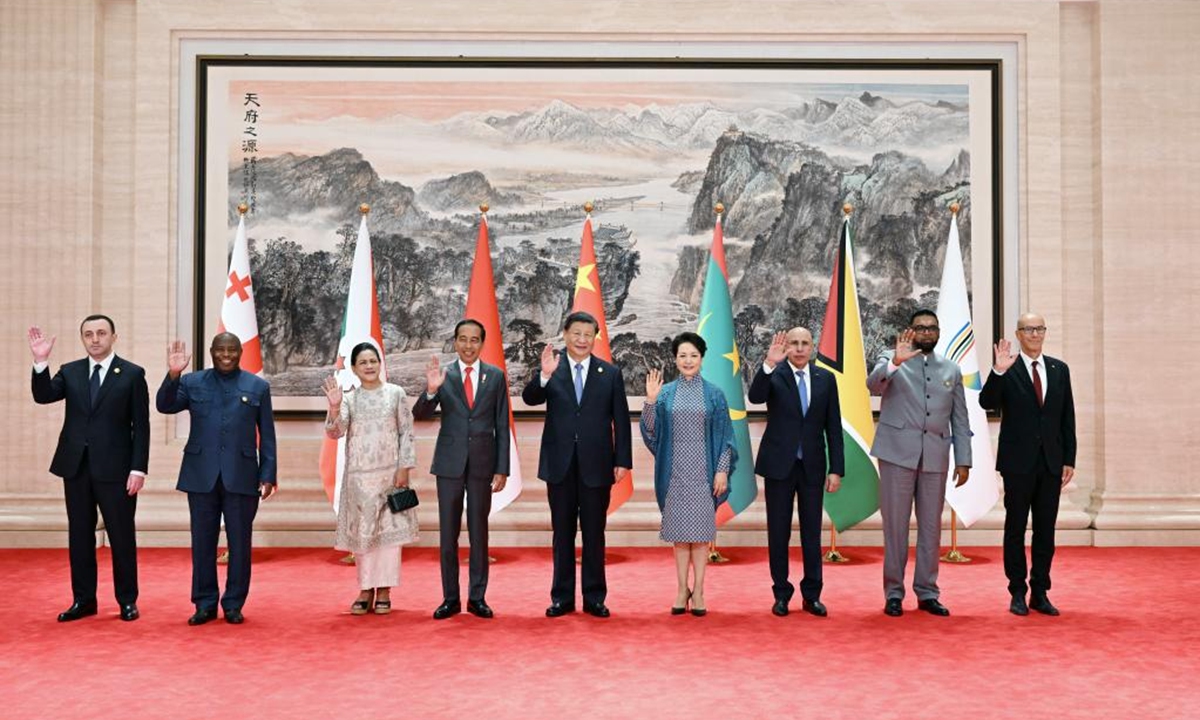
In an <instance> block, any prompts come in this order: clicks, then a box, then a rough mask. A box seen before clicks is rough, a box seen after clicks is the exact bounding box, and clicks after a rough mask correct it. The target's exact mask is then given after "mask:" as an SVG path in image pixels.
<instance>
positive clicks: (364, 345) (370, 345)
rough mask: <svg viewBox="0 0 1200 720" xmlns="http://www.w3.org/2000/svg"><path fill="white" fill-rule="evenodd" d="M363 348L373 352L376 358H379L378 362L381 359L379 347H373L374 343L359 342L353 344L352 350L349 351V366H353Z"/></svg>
mask: <svg viewBox="0 0 1200 720" xmlns="http://www.w3.org/2000/svg"><path fill="white" fill-rule="evenodd" d="M364 350H370V351H371V352H373V353H375V359H376V360H379V361H380V362H382V361H383V358H381V357H379V348H377V347H375V343H369V342H360V343H359V344H357V345H355V346H354V349H353V350H351V351H350V366H351V367H353V366H354V363H355V362H357V361H358V356H359V354H360V353H362V352H363V351H364Z"/></svg>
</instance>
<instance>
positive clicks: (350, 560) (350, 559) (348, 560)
mask: <svg viewBox="0 0 1200 720" xmlns="http://www.w3.org/2000/svg"><path fill="white" fill-rule="evenodd" d="M338 562H340V563H341V564H343V565H355V564H357V561H356V560H355V559H354V553H347V554H346V557H344V558H342V559H341V560H339V561H338Z"/></svg>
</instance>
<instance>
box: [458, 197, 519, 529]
mask: <svg viewBox="0 0 1200 720" xmlns="http://www.w3.org/2000/svg"><path fill="white" fill-rule="evenodd" d="M486 208H487V206H486V205H485V206H483V208H482V209H483V210H484V212H487V210H486ZM465 315H466V317H469V318H471V319H473V320H478V321H479V322H481V323H483V330H484V335H485V337H484V339H483V350H482V351H481V352H480V353H479V359H480V360H483V361H484V362H485V363H490V364H492V365H495V366H496V367H498V368H500V371H501V372H502V373H504V385H505V390H504V392H505V393H507V392H508V389H507V388H508V366H507V364H506V363H505V362H504V336H503V335H502V334H501V333H500V308H499V306H497V304H496V281H495V278H494V277H493V275H492V253H491V249H490V246H489V244H488V226H487V215H483V216H482V217H481V218H480V219H479V237H478V239H477V240H476V241H475V262H474V264H473V265H472V267H471V286H470V287H469V288H468V289H467V309H466V313H465ZM508 429H509V436H508V442H509V445H508V459H509V470H508V482H506V483H505V484H504V489H503V490H501V491H500V492H498V493H496V494H495V495H493V496H492V511H491V515H495V514H496V513H498V512H500V511H501V510H503V509H504V508H506V507H508V506H509V504H510V503H512V501H513V500H516V499H517V496H518V495H520V494H521V458H520V456H519V455H517V428H516V425H515V424H514V423H513V416H512V405H511V404H510V405H509V406H508Z"/></svg>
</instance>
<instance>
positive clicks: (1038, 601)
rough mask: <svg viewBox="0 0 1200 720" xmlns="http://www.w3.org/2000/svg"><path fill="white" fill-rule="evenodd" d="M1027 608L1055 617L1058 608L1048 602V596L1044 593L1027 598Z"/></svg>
mask: <svg viewBox="0 0 1200 720" xmlns="http://www.w3.org/2000/svg"><path fill="white" fill-rule="evenodd" d="M1029 609H1030V610H1034V611H1036V612H1040V613H1041V614H1043V615H1051V616H1054V617H1057V616H1058V614H1059V612H1058V608H1056V607H1054V606H1053V605H1051V604H1050V598H1048V597H1046V596H1045V595H1034V596H1033V597H1031V598H1030V599H1029Z"/></svg>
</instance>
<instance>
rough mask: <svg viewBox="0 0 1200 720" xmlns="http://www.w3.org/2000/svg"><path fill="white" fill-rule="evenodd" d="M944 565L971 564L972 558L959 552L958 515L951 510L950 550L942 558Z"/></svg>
mask: <svg viewBox="0 0 1200 720" xmlns="http://www.w3.org/2000/svg"><path fill="white" fill-rule="evenodd" d="M941 561H942V562H944V563H956V564H962V563H969V562H971V558H969V557H967V556H966V555H963V554H962V553H960V552H959V551H958V513H956V512H954V510H953V509H951V510H950V550H949V552H947V553H946V554H945V555H943V556H942V557H941Z"/></svg>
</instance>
